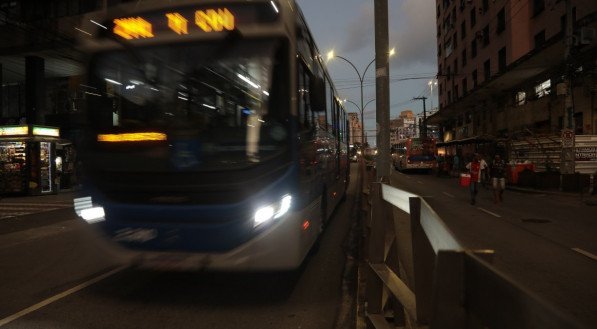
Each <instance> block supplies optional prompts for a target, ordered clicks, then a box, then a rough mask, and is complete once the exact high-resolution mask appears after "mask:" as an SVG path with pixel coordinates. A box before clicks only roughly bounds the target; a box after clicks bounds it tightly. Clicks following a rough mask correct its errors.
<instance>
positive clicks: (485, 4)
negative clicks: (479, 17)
mask: <svg viewBox="0 0 597 329" xmlns="http://www.w3.org/2000/svg"><path fill="white" fill-rule="evenodd" d="M488 10H489V0H483V15H485V14H486V13H487V11H488Z"/></svg>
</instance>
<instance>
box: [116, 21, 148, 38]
mask: <svg viewBox="0 0 597 329" xmlns="http://www.w3.org/2000/svg"><path fill="white" fill-rule="evenodd" d="M152 29H153V27H152V26H151V23H149V22H148V21H146V20H144V19H143V18H141V17H129V18H117V19H115V20H114V30H113V32H114V34H116V35H119V36H121V37H123V38H125V39H127V40H130V39H141V38H153V32H152Z"/></svg>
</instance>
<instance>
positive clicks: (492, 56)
mask: <svg viewBox="0 0 597 329" xmlns="http://www.w3.org/2000/svg"><path fill="white" fill-rule="evenodd" d="M436 10H437V12H436V14H437V25H436V28H437V49H438V53H437V59H438V93H439V103H440V104H439V111H438V112H437V113H436V114H434V115H432V116H431V117H430V118H429V120H428V122H430V123H432V124H437V125H439V127H440V135H439V136H440V139H442V141H443V143H445V144H446V145H449V144H450V143H452V144H459V143H460V144H466V143H467V142H470V143H474V142H479V141H495V140H500V139H507V140H508V139H516V138H519V137H523V136H529V135H532V136H539V135H541V136H559V135H560V134H561V131H562V129H565V128H571V129H572V130H573V131H574V132H575V133H576V134H577V135H583V134H592V135H595V134H597V104H596V103H595V94H596V92H597V65H596V64H597V63H596V58H597V51H596V49H597V47H596V46H597V33H596V29H597V1H585V0H567V1H564V0H529V1H520V0H491V1H490V0H437V1H436ZM570 22H571V24H570V27H571V29H570V30H569V31H568V29H567V28H568V23H570ZM566 40H568V41H567V42H565V41H566ZM568 87H570V88H568ZM473 149H474V147H473V148H471V152H472V151H474V150H473Z"/></svg>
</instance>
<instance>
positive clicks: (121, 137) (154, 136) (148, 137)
mask: <svg viewBox="0 0 597 329" xmlns="http://www.w3.org/2000/svg"><path fill="white" fill-rule="evenodd" d="M166 139H167V136H166V134H164V133H158V132H138V133H123V134H98V135H97V140H98V142H110V143H118V142H149V141H165V140H166Z"/></svg>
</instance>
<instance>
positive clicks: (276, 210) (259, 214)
mask: <svg viewBox="0 0 597 329" xmlns="http://www.w3.org/2000/svg"><path fill="white" fill-rule="evenodd" d="M291 203H292V197H291V196H290V195H285V196H283V197H282V199H281V200H280V202H277V203H275V204H271V205H268V206H265V207H261V208H259V209H257V211H256V212H255V219H254V222H253V227H257V226H259V225H261V224H263V223H265V222H267V221H270V220H272V219H278V218H280V217H282V216H284V214H286V213H287V212H288V210H290V205H291Z"/></svg>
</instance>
